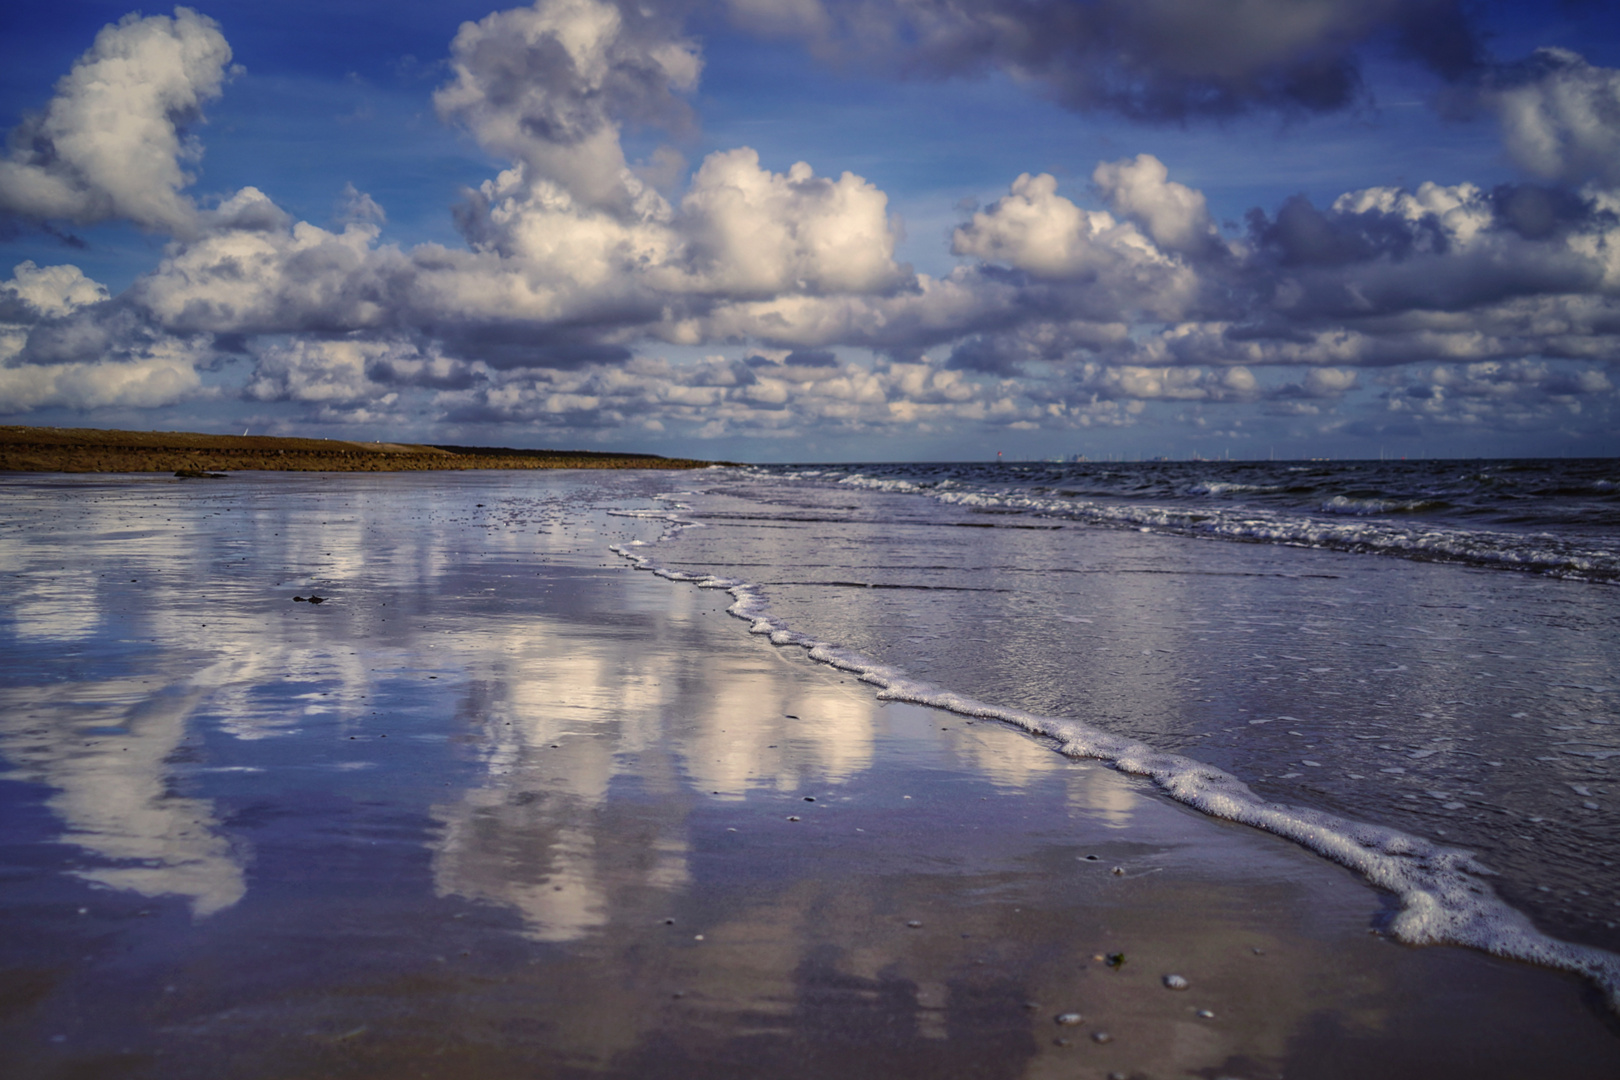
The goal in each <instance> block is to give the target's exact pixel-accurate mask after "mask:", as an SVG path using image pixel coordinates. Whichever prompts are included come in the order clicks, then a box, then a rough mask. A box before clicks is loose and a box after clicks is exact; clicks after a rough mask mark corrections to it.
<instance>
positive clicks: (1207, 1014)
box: [1198, 1009, 1215, 1020]
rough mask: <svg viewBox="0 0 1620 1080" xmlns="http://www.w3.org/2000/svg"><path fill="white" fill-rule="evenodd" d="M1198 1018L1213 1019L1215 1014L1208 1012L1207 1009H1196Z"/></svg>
mask: <svg viewBox="0 0 1620 1080" xmlns="http://www.w3.org/2000/svg"><path fill="white" fill-rule="evenodd" d="M1198 1019H1200V1020H1213V1019H1215V1014H1214V1013H1212V1012H1210V1011H1209V1010H1208V1009H1199V1010H1198Z"/></svg>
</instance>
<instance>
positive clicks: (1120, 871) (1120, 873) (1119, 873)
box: [1108, 866, 1125, 877]
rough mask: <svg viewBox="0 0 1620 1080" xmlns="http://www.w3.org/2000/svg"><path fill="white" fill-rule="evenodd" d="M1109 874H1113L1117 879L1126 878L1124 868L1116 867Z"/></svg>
mask: <svg viewBox="0 0 1620 1080" xmlns="http://www.w3.org/2000/svg"><path fill="white" fill-rule="evenodd" d="M1108 872H1109V873H1110V874H1113V875H1114V876H1115V877H1124V876H1125V868H1124V867H1123V866H1116V867H1114V868H1113V869H1112V870H1110V871H1108Z"/></svg>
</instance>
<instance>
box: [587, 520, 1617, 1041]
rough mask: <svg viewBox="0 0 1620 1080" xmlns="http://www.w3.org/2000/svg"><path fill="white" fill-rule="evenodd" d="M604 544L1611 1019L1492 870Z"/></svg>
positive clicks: (816, 650) (1607, 968)
mask: <svg viewBox="0 0 1620 1080" xmlns="http://www.w3.org/2000/svg"><path fill="white" fill-rule="evenodd" d="M646 516H658V517H662V518H664V520H665V521H667V522H668V528H667V530H666V532H665V534H664V536H663V537H662V538H661V539H660V542H662V541H663V540H667V539H669V538H670V537H672V536H673V535H675V534H677V533H679V532H680V531H682V530H683V529H685V528H687V527H690V526H691V525H693V524H695V523H693V522H688V521H685V520H683V519H681V518H680V517H679V516H678V514H675V513H669V512H667V511H661V512H656V513H652V514H647V515H646ZM635 548H639V549H640V550H635V549H634V548H633V547H632V546H626V545H613V547H612V550H613V552H614V553H615V554H617V555H619V556H621V557H622V558H624V559H626V560H628V561H630V562H631V563H633V564H634V565H635V566H636V568H637V569H641V570H646V571H648V572H650V573H653V574H656V575H657V576H659V577H662V578H665V579H667V580H669V581H673V582H685V583H690V584H693V585H696V586H697V587H698V588H703V589H721V590H725V591H726V592H728V593H730V595H731V597H732V603H731V605H730V606H729V607H728V609H727V610H728V612H729V613H730V614H732V615H733V616H735V617H737V618H739V619H742V620H745V621H746V622H748V624H749V631H750V632H751V633H754V634H758V635H761V636H763V637H767V638H768V639H769V640H770V641H771V643H772V644H774V645H777V646H779V647H783V648H799V649H802V650H804V651H805V652H806V653H807V654H808V655H809V657H810V658H811V659H813V660H816V661H818V662H820V663H823V664H827V665H829V666H831V667H834V668H837V669H838V670H840V671H846V672H850V673H852V674H854V675H855V676H856V677H857V678H858V679H860V680H861V681H862V682H865V683H867V684H869V685H872V686H874V687H876V688H877V691H878V697H879V698H880V699H882V700H888V701H906V702H912V703H915V704H918V705H925V706H929V707H932V708H937V709H944V710H947V711H949V712H953V713H956V714H958V715H962V716H969V717H974V718H983V719H990V720H998V721H1001V722H1003V723H1007V724H1010V725H1013V726H1015V727H1019V728H1022V729H1023V730H1025V731H1028V732H1031V733H1032V734H1035V735H1040V736H1044V737H1046V738H1049V739H1051V740H1053V742H1054V743H1056V745H1057V749H1058V750H1059V751H1060V752H1061V753H1063V754H1065V755H1068V756H1070V757H1075V758H1089V759H1093V760H1097V761H1101V762H1103V763H1105V764H1108V765H1110V766H1112V767H1113V768H1116V769H1118V770H1120V771H1121V772H1126V773H1130V774H1132V775H1137V776H1143V777H1146V778H1148V779H1150V780H1152V781H1153V783H1154V784H1156V785H1157V786H1158V787H1159V789H1160V790H1162V791H1163V792H1164V793H1165V794H1166V795H1168V796H1169V797H1171V798H1173V799H1175V800H1176V801H1178V802H1181V803H1183V804H1185V805H1187V806H1191V807H1193V808H1194V809H1197V810H1199V811H1201V812H1203V813H1205V814H1208V815H1210V816H1211V817H1216V818H1221V819H1224V820H1228V821H1235V822H1239V823H1242V824H1245V825H1250V826H1252V827H1254V828H1257V829H1261V830H1263V831H1265V832H1269V833H1272V834H1273V835H1276V836H1280V837H1284V838H1286V839H1289V840H1292V841H1294V842H1295V843H1297V844H1299V845H1301V846H1303V847H1305V848H1307V849H1309V850H1311V851H1314V852H1316V853H1317V854H1319V855H1322V856H1324V857H1326V858H1328V859H1331V860H1333V861H1334V862H1337V863H1339V864H1340V865H1342V866H1345V867H1347V868H1349V869H1351V870H1353V871H1355V872H1356V873H1358V874H1360V875H1361V876H1362V877H1363V878H1364V879H1365V880H1366V881H1368V882H1369V883H1370V884H1372V885H1373V886H1375V887H1377V888H1380V889H1383V890H1385V891H1387V892H1390V893H1392V894H1394V895H1395V896H1396V897H1397V899H1398V901H1399V904H1400V910H1399V911H1398V913H1397V914H1396V915H1395V916H1394V918H1393V919H1391V920H1390V923H1389V927H1388V929H1389V932H1390V933H1391V934H1392V935H1393V936H1394V937H1395V938H1397V939H1398V940H1400V941H1403V942H1406V943H1408V944H1412V945H1439V944H1450V945H1463V946H1468V947H1471V948H1475V949H1480V950H1482V951H1485V952H1488V953H1491V954H1493V955H1496V956H1502V957H1507V958H1511V959H1516V960H1523V961H1526V962H1529V963H1534V964H1539V965H1542V966H1544V967H1549V968H1554V969H1557V970H1561V971H1568V972H1572V973H1575V974H1579V975H1582V976H1584V977H1586V978H1588V979H1590V980H1591V981H1592V982H1593V983H1594V984H1596V985H1597V986H1598V987H1599V988H1600V989H1601V990H1602V992H1603V993H1604V995H1605V997H1606V998H1607V1001H1608V1003H1609V1006H1610V1008H1611V1009H1612V1010H1614V1011H1615V1012H1617V1013H1620V956H1616V955H1615V954H1613V953H1610V952H1607V951H1605V950H1603V949H1598V948H1595V947H1592V946H1586V945H1577V944H1573V943H1570V942H1565V941H1560V940H1558V939H1557V938H1553V937H1551V936H1549V935H1547V934H1545V933H1543V932H1542V931H1541V930H1539V929H1537V928H1536V927H1535V925H1534V924H1533V923H1532V922H1531V921H1530V919H1529V918H1528V917H1527V916H1526V915H1525V914H1524V913H1523V912H1521V911H1519V910H1517V909H1516V908H1513V907H1511V906H1510V905H1508V904H1507V903H1505V902H1504V901H1503V900H1502V899H1501V898H1500V897H1498V896H1497V895H1496V892H1495V890H1494V889H1493V888H1492V887H1491V883H1490V881H1489V879H1490V878H1491V877H1492V876H1494V875H1493V874H1492V871H1491V870H1490V869H1489V868H1487V867H1486V866H1484V865H1482V864H1481V863H1480V862H1479V861H1478V859H1477V857H1476V856H1475V855H1474V854H1473V853H1472V852H1470V851H1467V850H1465V849H1462V848H1457V847H1450V846H1447V845H1443V844H1439V843H1436V842H1435V841H1432V840H1428V839H1426V838H1423V837H1419V836H1414V835H1411V834H1409V833H1405V832H1402V831H1400V830H1398V829H1393V828H1390V827H1388V826H1382V825H1372V824H1368V823H1366V822H1360V821H1354V820H1351V819H1349V818H1344V817H1340V816H1338V815H1335V814H1331V813H1327V812H1325V811H1320V810H1314V809H1311V808H1308V807H1298V806H1291V805H1288V804H1285V803H1280V802H1271V801H1268V800H1266V799H1263V798H1261V797H1260V796H1259V795H1257V794H1255V792H1254V791H1253V790H1252V789H1250V788H1249V786H1248V785H1247V784H1245V783H1244V782H1243V781H1242V780H1240V779H1239V778H1237V777H1236V776H1233V775H1232V774H1230V773H1228V772H1225V771H1224V770H1222V769H1218V768H1216V767H1214V766H1211V765H1208V764H1205V763H1204V762H1201V761H1198V760H1196V759H1194V758H1190V757H1186V756H1184V755H1180V754H1171V753H1164V752H1161V751H1159V750H1157V749H1155V748H1153V747H1151V746H1149V745H1147V744H1146V743H1142V742H1139V741H1136V740H1134V739H1130V738H1126V737H1123V736H1119V735H1115V734H1112V733H1110V732H1107V731H1105V730H1103V729H1101V728H1098V727H1094V726H1092V725H1090V724H1087V723H1084V722H1082V721H1079V720H1074V719H1068V718H1061V717H1051V716H1041V715H1037V714H1035V713H1030V712H1026V711H1024V710H1021V709H1012V708H1003V707H1000V706H995V705H990V704H987V703H985V702H981V701H978V700H975V699H973V698H970V697H967V696H965V695H962V694H958V693H955V692H953V691H950V690H946V689H944V688H942V687H939V686H936V685H934V684H932V683H928V682H923V681H920V680H917V679H913V678H911V677H910V676H909V675H907V674H906V673H905V672H903V671H901V670H899V669H898V668H894V667H890V666H887V665H884V664H881V663H878V662H876V661H874V660H872V659H871V658H869V657H866V656H863V655H861V654H860V653H857V652H855V651H853V650H851V649H848V648H845V647H843V646H841V645H839V644H838V643H836V642H828V641H821V640H817V639H815V638H813V637H810V636H808V635H805V634H803V633H800V632H798V631H796V630H794V629H793V628H792V627H791V626H789V625H788V624H787V623H786V622H785V621H783V620H782V619H781V618H779V617H777V616H776V615H774V614H773V613H772V611H771V610H770V606H769V603H768V602H767V600H766V599H765V596H764V594H763V593H762V592H761V590H760V589H759V587H758V586H757V585H755V584H753V583H751V582H748V581H744V580H741V579H737V578H727V577H720V576H716V575H711V574H702V573H694V572H690V571H685V570H675V569H671V568H669V567H665V566H662V565H660V564H658V563H657V562H655V561H654V560H653V558H652V557H651V556H650V555H648V554H644V553H643V552H645V551H646V550H647V547H646V545H635Z"/></svg>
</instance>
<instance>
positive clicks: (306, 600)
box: [293, 593, 326, 604]
mask: <svg viewBox="0 0 1620 1080" xmlns="http://www.w3.org/2000/svg"><path fill="white" fill-rule="evenodd" d="M293 599H294V600H295V601H297V602H298V603H300V604H324V603H326V597H324V596H316V595H315V594H314V593H310V594H309V595H308V596H295V597H293Z"/></svg>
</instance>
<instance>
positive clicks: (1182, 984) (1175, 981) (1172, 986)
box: [1164, 975, 1192, 990]
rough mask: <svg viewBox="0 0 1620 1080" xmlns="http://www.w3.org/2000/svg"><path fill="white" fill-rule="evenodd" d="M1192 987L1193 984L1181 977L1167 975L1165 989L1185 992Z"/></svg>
mask: <svg viewBox="0 0 1620 1080" xmlns="http://www.w3.org/2000/svg"><path fill="white" fill-rule="evenodd" d="M1190 985H1192V984H1191V983H1189V982H1187V980H1186V979H1185V978H1183V977H1182V976H1180V975H1166V976H1165V977H1164V988H1165V989H1166V990H1185V989H1187V987H1188V986H1190Z"/></svg>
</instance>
